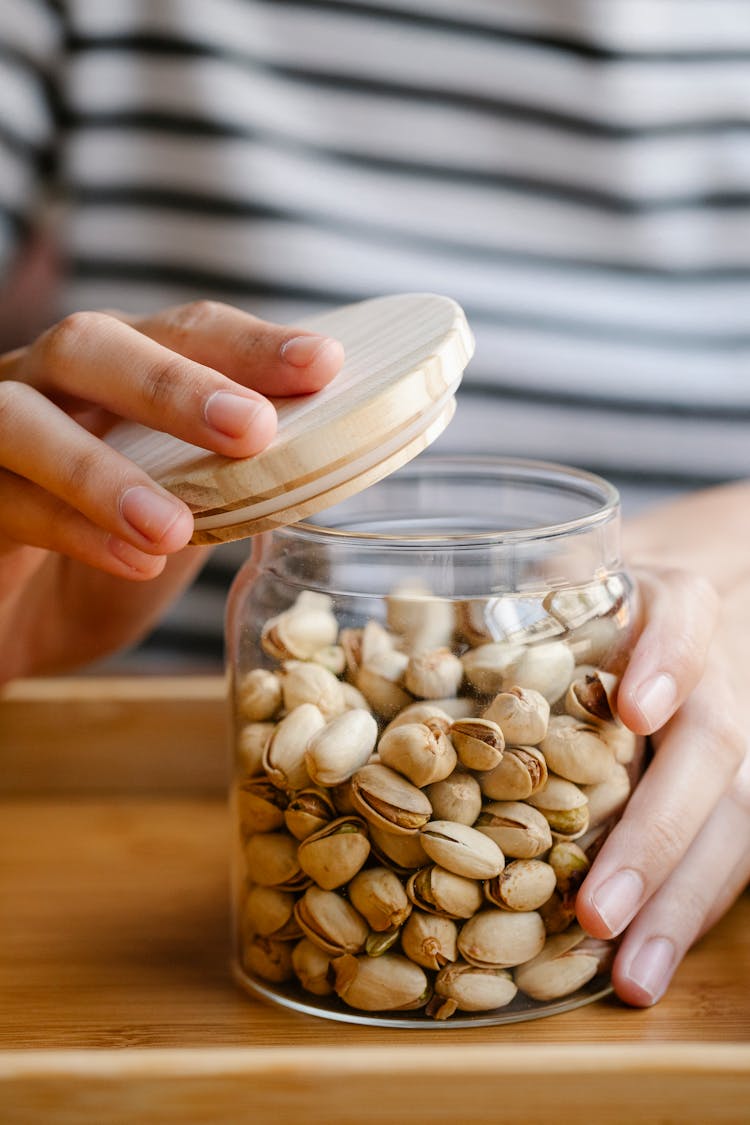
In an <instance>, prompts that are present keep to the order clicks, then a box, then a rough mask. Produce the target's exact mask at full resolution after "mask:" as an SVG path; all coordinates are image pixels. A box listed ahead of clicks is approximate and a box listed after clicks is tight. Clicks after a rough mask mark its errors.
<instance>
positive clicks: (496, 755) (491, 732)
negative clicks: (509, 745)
mask: <svg viewBox="0 0 750 1125" xmlns="http://www.w3.org/2000/svg"><path fill="white" fill-rule="evenodd" d="M448 735H449V737H450V739H451V742H452V743H453V745H454V746H455V748H456V753H457V754H458V760H459V762H460V763H461V765H462V766H464V767H465V768H466V769H468V770H491V769H494V768H495V766H496V765H498V764H499V762H500V761H502V757H503V748H504V747H505V739H504V737H503V732H502V730H501V729H500V727H499V726H498V725H497V723H494V722H492V721H491V720H490V719H456V720H455V721H454V722H453V723H452V724H451V727H450V730H449V731H448Z"/></svg>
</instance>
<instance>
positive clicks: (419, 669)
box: [404, 648, 464, 699]
mask: <svg viewBox="0 0 750 1125" xmlns="http://www.w3.org/2000/svg"><path fill="white" fill-rule="evenodd" d="M463 674H464V673H463V665H462V664H461V661H460V660H459V659H458V657H457V656H454V655H453V653H452V652H451V650H450V649H449V648H437V649H433V650H432V651H431V652H418V653H415V655H413V656H411V657H410V658H409V662H408V664H407V665H406V670H405V672H404V687H406V688H407V690H408V691H410V692H411V693H412V695H416V696H417V697H418V698H419V699H441V698H442V697H443V696H448V697H450V696H452V695H456V694H457V692H458V689H459V688H460V686H461V680H462V679H463Z"/></svg>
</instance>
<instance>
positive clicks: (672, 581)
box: [617, 570, 719, 734]
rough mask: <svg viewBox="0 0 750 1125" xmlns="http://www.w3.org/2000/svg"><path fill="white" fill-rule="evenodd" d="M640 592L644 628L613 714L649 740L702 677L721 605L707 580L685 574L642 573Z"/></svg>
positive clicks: (674, 572) (625, 674)
mask: <svg viewBox="0 0 750 1125" xmlns="http://www.w3.org/2000/svg"><path fill="white" fill-rule="evenodd" d="M639 586H640V590H641V594H642V597H643V602H644V606H643V608H644V616H645V620H646V625H645V627H644V629H643V632H642V633H641V635H640V637H639V638H638V641H637V643H636V645H635V648H634V649H633V653H632V655H631V658H630V661H629V663H628V667H627V669H626V670H625V673H624V675H623V678H622V683H621V684H620V689H619V691H618V694H617V709H618V713H619V715H620V717H621V718H622V720H623V722H624V723H625V724H626V725H627V726H628V727H630V729H631V730H633V731H635V732H636V734H653V732H654V731H656V730H658V729H659V728H660V727H662V726H663V725H664V724H665V723H666V722H667V721H668V720H669V719H670V718H671V717H672V715H674V714H675V712H676V711H677V709H678V708H679V707H680V705H681V704H682V702H683V701H684V700H685V699H686V698H687V697H688V695H689V694H690V692H691V691H692V690H693V688H694V687H695V685H696V684H697V683H698V681H699V680H700V678H701V676H702V675H703V669H704V667H705V660H706V654H707V652H708V648H709V642H710V640H711V637H712V635H713V632H714V629H715V628H716V622H717V617H718V606H719V602H718V597H717V595H716V592H715V590H714V589H713V587H712V586H711V584H710V583H709V582H708V581H707V580H705V579H702V578H700V577H698V576H697V575H694V574H690V573H688V572H687V571H682V570H664V571H653V570H649V571H644V572H643V573H642V574H641V575H640V576H639Z"/></svg>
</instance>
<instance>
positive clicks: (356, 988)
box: [333, 953, 430, 1012]
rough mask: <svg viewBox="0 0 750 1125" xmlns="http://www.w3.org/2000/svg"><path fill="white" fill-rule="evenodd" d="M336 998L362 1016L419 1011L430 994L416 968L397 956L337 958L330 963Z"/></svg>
mask: <svg viewBox="0 0 750 1125" xmlns="http://www.w3.org/2000/svg"><path fill="white" fill-rule="evenodd" d="M333 970H334V973H335V974H336V983H335V988H336V992H337V994H338V995H339V996H340V998H341V999H342V1000H343V1001H344V1003H346V1004H348V1005H349V1007H350V1008H358V1009H359V1010H360V1011H364V1012H388V1011H404V1010H409V1009H412V1008H421V1007H423V1006H424V1005H425V1004H426V1003H427V1001H428V999H429V993H430V986H429V984H428V982H427V977H426V976H425V974H424V972H423V971H422V969H420V967H419V966H418V965H415V964H414V963H413V962H412V961H409V960H408V958H406V957H402V956H401V955H400V954H399V953H386V954H385V955H384V956H382V957H374V958H373V957H338V958H337V959H336V960H335V961H334V962H333Z"/></svg>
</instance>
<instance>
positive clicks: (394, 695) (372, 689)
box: [356, 649, 412, 719]
mask: <svg viewBox="0 0 750 1125" xmlns="http://www.w3.org/2000/svg"><path fill="white" fill-rule="evenodd" d="M408 663H409V658H408V656H406V655H405V654H404V653H403V652H396V651H394V650H391V649H387V650H386V651H384V652H381V653H378V654H377V655H375V656H373V657H371V658H370V660H368V661H367V662H366V663H363V664H362V667H361V668H360V669H359V672H358V673H357V680H356V686H357V687H358V688H359V690H360V691H361V692H362V694H363V695H364V697H365V699H366V700H367V702H368V703H369V704H370V706H371V707H372V708H373V710H374V711H376V712H377V714H378V715H380V716H381V717H382V718H384V719H392V718H393V716H394V715H396V714H397V713H398V712H399V711H400V710H401V709H402V708H403V707H406V706H407V704H409V703H411V702H412V697H411V696H410V695H409V694H408V692H406V691H405V690H404V688H403V687H402V686H401V685H402V681H403V676H404V672H405V671H406V665H407V664H408Z"/></svg>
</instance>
